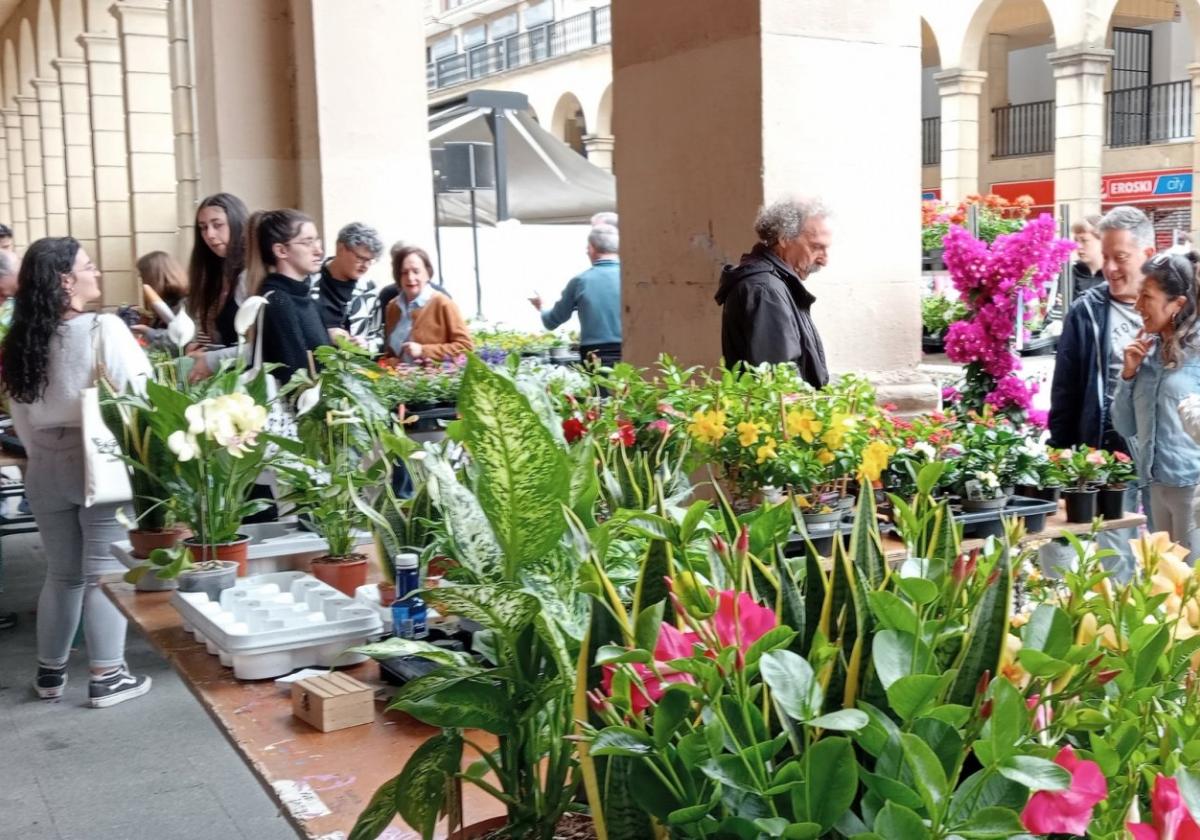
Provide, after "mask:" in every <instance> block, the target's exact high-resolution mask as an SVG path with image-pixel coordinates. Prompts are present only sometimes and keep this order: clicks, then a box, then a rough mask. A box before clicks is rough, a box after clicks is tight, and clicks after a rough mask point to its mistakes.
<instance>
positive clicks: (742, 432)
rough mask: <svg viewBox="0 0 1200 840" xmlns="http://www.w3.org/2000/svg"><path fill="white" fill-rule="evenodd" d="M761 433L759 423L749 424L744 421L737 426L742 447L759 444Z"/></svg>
mask: <svg viewBox="0 0 1200 840" xmlns="http://www.w3.org/2000/svg"><path fill="white" fill-rule="evenodd" d="M759 431H760V430H759V428H758V424H757V423H748V422H746V421H745V420H743V421H742V422H741V423H738V424H737V433H738V443H740V444H741V445H742V446H753V445H754V444H756V443H757V442H758V433H759Z"/></svg>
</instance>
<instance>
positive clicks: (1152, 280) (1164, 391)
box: [1112, 253, 1200, 558]
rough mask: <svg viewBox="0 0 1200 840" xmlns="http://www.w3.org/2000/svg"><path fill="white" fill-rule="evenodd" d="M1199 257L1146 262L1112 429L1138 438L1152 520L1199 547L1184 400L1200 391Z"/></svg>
mask: <svg viewBox="0 0 1200 840" xmlns="http://www.w3.org/2000/svg"><path fill="white" fill-rule="evenodd" d="M1197 259H1200V257H1197V255H1196V254H1194V253H1192V254H1187V255H1183V254H1169V253H1168V254H1159V255H1158V256H1156V257H1153V258H1151V259H1149V260H1147V261H1146V264H1145V265H1144V266H1143V267H1142V273H1143V274H1144V275H1145V279H1144V280H1143V281H1142V289H1141V291H1140V292H1139V293H1138V297H1137V303H1136V304H1135V307H1136V308H1137V311H1138V314H1139V315H1141V316H1142V330H1141V332H1139V333H1138V334H1137V336H1136V337H1135V338H1134V340H1133V341H1132V342H1130V344H1129V345H1128V346H1127V347H1126V348H1125V358H1124V366H1123V368H1122V370H1121V378H1120V381H1119V382H1118V383H1117V390H1116V394H1115V395H1114V396H1113V404H1112V412H1113V426H1114V428H1115V429H1116V430H1117V432H1118V433H1119V434H1121V435H1123V436H1124V437H1125V438H1126V439H1127V440H1131V441H1136V445H1135V451H1134V460H1135V461H1136V463H1137V468H1138V477H1139V479H1140V481H1141V483H1142V485H1143V486H1149V490H1150V511H1149V513H1150V521H1151V524H1152V526H1153V528H1154V529H1155V530H1157V531H1166V532H1167V533H1169V534H1170V535H1171V539H1172V540H1174V541H1175V542H1177V543H1179V544H1180V545H1182V546H1184V547H1185V548H1187V549H1188V550H1189V551H1190V552H1191V555H1192V557H1193V558H1194V557H1195V556H1197V552H1200V528H1198V524H1197V518H1196V509H1195V498H1196V487H1197V485H1198V484H1200V445H1198V444H1197V443H1196V442H1195V441H1194V440H1193V439H1192V438H1191V436H1190V435H1189V434H1188V433H1187V431H1186V429H1185V426H1184V421H1183V418H1182V417H1181V414H1180V410H1179V405H1180V403H1181V402H1182V401H1183V400H1184V399H1185V398H1187V397H1190V396H1192V395H1195V394H1200V330H1198V329H1197V308H1196V300H1197V271H1196V264H1197Z"/></svg>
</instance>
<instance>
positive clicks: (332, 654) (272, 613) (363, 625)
mask: <svg viewBox="0 0 1200 840" xmlns="http://www.w3.org/2000/svg"><path fill="white" fill-rule="evenodd" d="M171 603H172V604H173V605H174V606H175V609H177V610H178V611H179V614H180V615H181V616H182V617H183V621H184V628H185V629H186V630H188V631H189V632H191V633H192V635H193V636H194V637H195V639H196V641H198V642H203V643H204V644H205V645H206V646H207V648H208V652H209V653H211V654H214V655H216V656H219V657H220V658H221V664H222V665H225V666H227V667H230V668H233V673H234V676H235V677H237V678H238V679H240V680H261V679H268V678H271V677H279V676H282V675H283V674H287V673H290V672H292V671H294V670H296V669H297V668H306V667H313V666H317V667H329V666H332V665H335V664H336V665H353V664H356V663H359V662H363V661H365V660H366V657H364V656H361V655H357V654H356V655H346V656H341V655H340V654H341V653H342V651H344V650H345V649H346V648H348V647H352V646H354V645H358V644H363V643H364V642H367V641H371V640H373V639H375V638H377V637H378V636H380V635H381V634H382V632H383V623H382V621H381V620H380V615H379V612H378V609H377V608H372V607H370V606H367V605H365V604H362V603H360V602H356V601H355V600H354V599H352V598H348V597H346V596H345V595H343V594H342V593H341V592H339V591H338V590H336V589H334V588H333V587H332V586H329V585H327V584H324V583H322V582H321V581H319V580H317V579H316V578H315V577H313V576H312V575H308V574H305V573H304V572H274V573H271V574H265V575H251V576H250V577H244V578H239V579H238V582H237V583H236V584H235V585H234V586H233V587H231V588H230V589H226V590H225V591H223V592H222V593H221V600H220V601H219V602H218V601H210V600H209V599H208V596H207V595H206V594H205V593H203V592H176V593H175V594H174V595H172V596H171Z"/></svg>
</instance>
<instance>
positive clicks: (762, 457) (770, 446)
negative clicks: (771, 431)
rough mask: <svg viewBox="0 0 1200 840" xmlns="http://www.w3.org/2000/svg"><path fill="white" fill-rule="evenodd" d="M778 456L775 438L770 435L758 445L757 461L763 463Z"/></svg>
mask: <svg viewBox="0 0 1200 840" xmlns="http://www.w3.org/2000/svg"><path fill="white" fill-rule="evenodd" d="M778 457H779V455H778V453H776V452H775V438H773V437H769V438H767V439H766V440H765V441H764V442H763V445H762V446H760V447H758V460H757V461H755V463H758V464H761V463H763V462H764V461H770V460H772V459H774V458H778Z"/></svg>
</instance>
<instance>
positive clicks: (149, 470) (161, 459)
mask: <svg viewBox="0 0 1200 840" xmlns="http://www.w3.org/2000/svg"><path fill="white" fill-rule="evenodd" d="M98 387H99V389H100V398H101V399H100V413H101V415H102V416H103V417H104V424H105V425H106V426H108V429H109V431H111V432H112V434H113V437H115V438H116V440H117V445H118V446H119V447H120V454H121V457H122V459H123V460H124V461H125V463H126V465H127V467H128V471H129V486H130V489H132V491H133V499H132V501H131V504H132V507H133V523H134V524H135V526H136V527H138V528H141V529H143V530H146V531H165V530H167V529H168V528H170V527H171V526H172V525H173V524H174V521H175V515H174V512H173V511H172V509H171V506H170V504H169V498H170V497H169V495H168V492H167V488H166V487H165V486H164V485H163V482H162V479H161V478H160V477H159V476H161V475H163V474H164V473H166V472H167V471H168V470H170V469H171V461H172V456H171V453H170V451H169V450H168V449H167V445H166V443H165V442H164V441H163V440H162V438H160V437H158V436H157V435H155V434H154V430H153V429H152V428H151V425H150V422H149V415H148V414H147V411H146V409H145V408H144V407H142V406H141V405H139V404H138V403H137V402H135V401H132V400H128V401H122V400H118V399H117V392H116V390H115V389H114V388H113V386H112V383H110V382H109V381H108V380H107V379H105V378H103V377H102V378H101V379H100V381H99V383H98Z"/></svg>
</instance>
